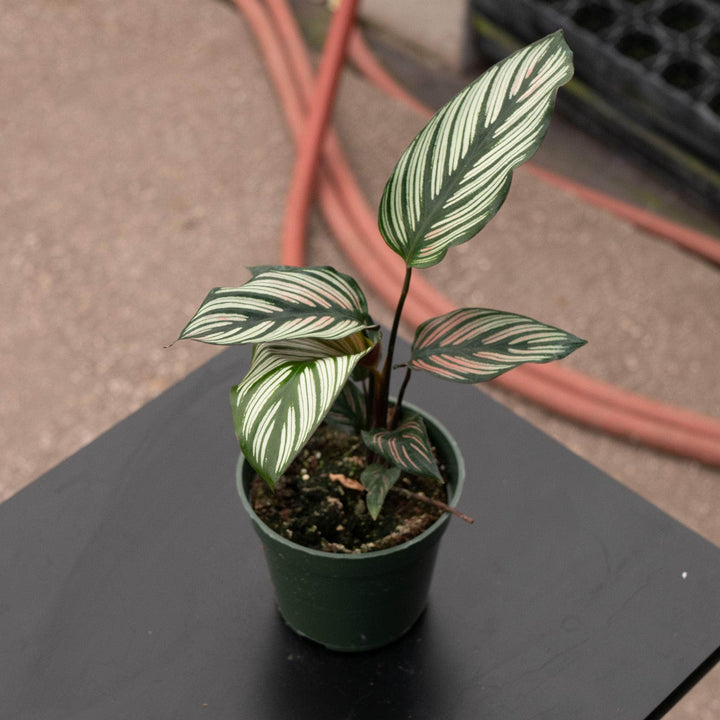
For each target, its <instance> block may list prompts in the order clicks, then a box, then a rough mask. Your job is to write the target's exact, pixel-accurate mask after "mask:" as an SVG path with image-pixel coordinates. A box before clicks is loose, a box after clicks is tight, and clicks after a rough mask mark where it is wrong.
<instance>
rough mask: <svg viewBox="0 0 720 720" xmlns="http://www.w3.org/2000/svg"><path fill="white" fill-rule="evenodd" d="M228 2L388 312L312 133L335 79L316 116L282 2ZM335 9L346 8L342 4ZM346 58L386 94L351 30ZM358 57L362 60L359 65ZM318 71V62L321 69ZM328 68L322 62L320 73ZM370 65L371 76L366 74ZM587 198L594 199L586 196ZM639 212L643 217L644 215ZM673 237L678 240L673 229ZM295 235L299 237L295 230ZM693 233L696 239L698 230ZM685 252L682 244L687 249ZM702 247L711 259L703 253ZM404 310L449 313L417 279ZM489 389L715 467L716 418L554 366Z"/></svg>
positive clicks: (343, 238)
mask: <svg viewBox="0 0 720 720" xmlns="http://www.w3.org/2000/svg"><path fill="white" fill-rule="evenodd" d="M234 2H235V4H236V5H237V6H238V7H239V8H240V9H241V10H242V11H243V12H244V14H245V16H246V18H247V20H248V21H249V23H250V25H251V27H252V29H253V31H254V33H255V34H256V36H257V38H258V41H259V44H260V46H261V50H262V52H263V55H264V56H265V59H266V62H267V63H268V67H269V70H270V74H271V77H272V79H273V82H274V84H275V86H276V89H277V90H278V93H279V95H280V98H281V101H282V104H283V107H284V109H285V112H286V115H287V118H288V121H289V124H290V127H291V131H292V134H293V137H294V139H295V143H296V145H297V146H298V149H299V150H298V151H299V154H300V155H303V156H306V157H313V158H318V157H322V161H321V163H320V166H319V172H318V176H317V194H318V198H319V201H320V204H321V207H322V210H323V213H324V215H325V218H326V220H327V221H328V223H329V225H330V227H331V229H332V231H333V233H334V234H335V236H336V238H337V240H338V242H339V244H340V245H341V246H342V248H343V250H344V251H345V252H346V254H347V255H348V257H349V259H350V260H351V262H353V263H354V264H355V265H356V266H357V267H358V270H359V272H360V273H361V275H362V276H363V277H364V279H365V280H366V281H367V282H368V283H369V284H370V285H371V286H372V287H373V289H374V290H375V291H376V292H377V293H378V294H379V295H380V296H381V298H382V299H383V300H384V301H386V302H387V303H388V304H390V305H391V306H392V305H394V304H395V302H396V300H397V298H396V297H395V294H396V292H397V288H398V287H399V286H400V284H401V283H402V279H403V276H404V274H405V265H404V263H403V262H402V260H401V259H400V258H399V257H397V256H395V255H393V254H391V253H389V252H388V249H387V247H386V245H385V243H384V240H383V239H382V237H381V236H380V233H379V231H378V229H377V224H376V220H375V216H374V213H372V212H371V211H370V209H369V208H368V206H367V203H366V201H365V199H364V197H363V196H362V193H361V192H360V190H359V188H358V186H357V182H356V181H355V179H354V177H353V174H352V171H351V170H350V168H349V165H348V164H347V162H346V160H345V159H344V157H343V155H342V151H341V148H340V144H339V142H338V139H337V136H336V135H335V134H334V133H333V132H332V131H329V132H328V133H327V135H326V138H325V140H323V139H322V133H319V132H318V131H317V127H318V126H321V127H322V126H323V125H324V123H325V122H326V119H327V118H328V117H329V112H330V105H331V102H332V90H331V91H330V92H329V93H328V88H331V87H332V85H333V83H334V82H336V81H333V80H332V79H331V78H328V79H326V80H325V83H324V87H325V89H324V90H323V85H321V84H318V88H317V90H318V92H323V93H324V100H323V102H324V103H326V104H327V105H328V107H327V108H326V109H324V110H318V109H316V107H315V104H316V103H317V102H318V100H319V97H318V96H317V95H315V94H314V90H315V89H314V81H313V75H314V73H313V70H312V64H311V62H310V58H309V54H308V52H307V49H306V47H305V45H304V42H303V40H302V36H301V34H300V32H299V30H298V28H297V25H296V23H295V19H294V16H293V15H292V13H291V11H290V10H289V9H288V7H287V5H286V3H285V0H267V9H266V6H264V5H262V4H261V3H260V2H259V1H258V0H234ZM343 4H344V5H348V0H345V3H343ZM353 10H354V7H349V6H348V7H347V8H346V11H345V12H344V13H343V14H342V16H341V15H340V14H337V15H336V18H335V19H334V21H333V29H332V30H331V34H332V33H333V32H334V33H337V35H336V37H337V38H342V40H341V41H340V43H339V45H342V44H344V42H345V41H346V39H347V38H346V33H347V32H348V29H349V27H350V26H351V25H352V22H353ZM341 17H342V19H341ZM341 25H345V27H341ZM338 26H340V27H338ZM337 48H338V45H336V46H335V50H333V53H334V62H333V64H332V67H334V73H335V75H336V76H337V75H338V74H339V72H340V70H341V67H342V53H341V52H338V49H337ZM350 52H351V53H352V56H353V59H354V61H355V62H356V64H358V65H359V66H360V67H361V68H362V69H363V71H367V72H372V73H375V75H376V76H378V77H379V76H383V78H384V79H383V80H382V82H383V83H384V85H385V88H386V90H390V91H392V86H393V85H395V86H396V84H395V83H394V81H393V80H392V79H391V78H390V77H389V76H387V74H386V73H384V71H383V70H382V68H381V67H380V66H379V65H378V64H377V62H375V61H374V59H372V56H371V55H370V54H369V53H368V52H367V49H366V47H365V46H364V43H363V42H362V38H361V37H360V35H359V34H358V33H357V31H355V32H353V35H352V38H351V40H350ZM363 52H365V53H366V55H365V60H364V61H363V59H362V54H363ZM369 58H371V59H370V60H369ZM322 66H323V62H321V68H322ZM328 66H330V64H329V63H328V65H326V67H328ZM370 67H372V68H373V69H372V70H371V71H369V70H367V68H370ZM378 69H379V72H378ZM402 92H403V93H404V95H405V98H404V101H405V102H408V98H409V97H411V96H408V94H407V93H406V92H405V91H402ZM413 104H414V105H415V107H416V109H418V110H419V109H420V108H421V106H420V105H419V103H417V101H413ZM310 108H312V113H311V112H310ZM323 115H324V118H325V120H324V121H323V122H322V123H320V122H318V118H321V117H322V116H323ZM313 116H315V120H314V121H307V123H308V128H310V129H311V130H312V132H313V134H314V135H313V141H314V144H315V146H316V147H314V148H304V146H305V143H306V142H307V140H306V136H305V134H304V133H305V130H306V118H308V117H313ZM313 123H314V124H313ZM313 127H314V128H315V129H314V130H313V129H312V128H313ZM323 143H324V144H323ZM321 151H322V152H321ZM304 162H307V160H305V161H304ZM536 171H538V174H539V172H543V173H544V172H545V171H539V170H538V169H536ZM313 176H314V171H313V170H312V169H310V168H307V169H305V170H303V171H302V172H301V171H300V170H297V169H296V172H295V176H294V177H295V178H296V180H295V182H298V183H300V182H303V183H305V184H306V185H307V187H306V188H305V189H304V190H303V191H302V193H300V191H296V192H297V193H298V197H300V196H302V197H304V198H305V199H304V200H303V202H302V203H295V202H294V203H293V207H294V209H293V210H292V214H290V212H289V211H288V214H286V219H285V223H286V227H288V226H290V225H292V224H293V218H294V219H295V223H296V226H297V227H301V228H303V230H304V227H305V223H306V216H307V213H308V210H309V204H310V200H311V190H312V186H313ZM555 177H556V176H555ZM551 179H552V178H551ZM568 182H569V181H568ZM573 189H574V188H573ZM589 192H590V193H594V191H589ZM597 195H599V194H597ZM590 199H592V198H590ZM595 200H597V198H595ZM628 207H630V206H628ZM640 212H641V214H642V213H643V211H640ZM645 214H646V215H648V216H649V214H648V213H645ZM643 219H647V218H640V220H638V219H637V218H635V219H634V220H633V221H635V222H639V221H642V220H643ZM670 230H671V231H672V232H673V233H674V232H675V231H681V230H682V229H681V228H680V226H675V227H673V228H670ZM655 231H660V232H664V231H665V229H664V228H661V227H658V228H657V229H656V230H655ZM679 234H680V235H683V233H682V232H679ZM690 234H692V233H690ZM301 235H303V236H304V233H302V234H301ZM697 235H698V237H700V238H702V236H701V235H700V234H699V233H698V234H697ZM285 237H286V236H284V238H285ZM673 239H674V238H673ZM676 241H677V240H676ZM288 242H290V244H289V245H288ZM711 242H713V243H714V241H711ZM683 244H685V243H683ZM686 246H688V247H689V246H690V245H688V244H686ZM302 247H303V238H302V237H298V236H297V235H296V236H295V238H294V239H293V240H292V241H288V240H287V239H284V241H283V256H282V262H283V263H284V264H301V263H302V256H303V252H302ZM699 247H700V249H699V250H698V251H699V252H703V251H704V249H705V248H706V245H705V243H702V242H701V243H699ZM710 249H711V252H712V246H711V247H710ZM378 257H382V258H383V261H379V260H378V259H377V258H378ZM405 307H406V312H405V318H406V320H408V321H409V322H410V323H411V324H412V325H417V324H418V323H420V322H422V321H423V320H425V319H427V318H428V317H430V316H432V315H438V314H442V313H444V312H447V311H449V310H451V309H453V306H452V305H451V303H450V302H449V301H448V300H447V299H446V298H445V297H444V296H442V295H440V294H439V293H438V292H437V291H436V290H435V289H434V288H433V287H432V286H430V285H429V284H428V283H427V282H425V281H424V280H423V278H422V277H416V278H415V279H414V281H413V288H412V290H411V293H410V296H409V298H408V300H407V302H406V306H405ZM494 382H496V383H497V384H499V385H501V386H503V387H506V388H508V389H510V390H512V391H513V392H516V393H518V394H520V395H523V396H525V397H526V398H528V399H531V400H533V401H535V402H537V403H540V404H541V405H544V406H545V407H548V408H549V409H552V410H554V411H555V412H557V413H559V414H561V415H564V416H565V417H568V418H570V419H573V420H576V421H578V422H580V423H582V424H585V425H589V426H592V427H595V428H599V429H602V430H604V431H606V432H608V433H611V434H613V435H618V436H622V437H628V438H632V439H634V440H636V441H638V442H643V443H645V444H647V445H650V446H652V447H655V448H658V449H662V450H665V451H668V452H672V453H675V454H678V455H681V456H685V457H690V458H694V459H697V460H700V461H702V462H705V463H708V464H713V465H720V421H719V420H716V419H714V418H711V417H707V416H703V415H700V414H697V413H694V412H691V411H687V410H681V409H677V408H674V407H672V406H669V405H666V404H663V403H660V402H657V401H654V400H650V399H647V398H644V397H641V396H639V395H635V394H633V393H629V392H627V391H625V390H621V389H619V388H616V387H613V386H612V385H609V384H608V383H604V382H601V381H598V380H593V379H591V378H588V377H586V376H584V375H582V374H581V373H579V372H577V371H573V370H570V369H569V368H567V367H565V366H562V365H557V364H554V365H548V366H541V365H524V366H521V367H519V368H517V369H515V370H514V371H513V372H512V373H509V374H507V375H503V376H501V377H500V378H498V379H497V380H495V381H494Z"/></svg>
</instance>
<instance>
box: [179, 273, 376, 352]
mask: <svg viewBox="0 0 720 720" xmlns="http://www.w3.org/2000/svg"><path fill="white" fill-rule="evenodd" d="M250 270H251V272H252V273H253V277H252V278H251V279H250V280H248V282H247V283H245V284H244V285H242V286H240V287H234V288H233V287H219V288H214V289H213V290H211V291H210V293H209V294H208V296H207V297H206V298H205V300H203V303H202V305H201V306H200V308H199V309H198V311H197V312H196V313H195V315H194V316H193V317H192V319H191V320H190V322H189V323H188V324H187V326H186V327H185V329H184V330H183V331H182V333H180V339H183V340H185V339H189V340H200V341H201V342H205V343H211V344H214V345H239V344H243V343H255V342H278V341H282V340H292V339H294V338H303V337H315V338H324V339H327V340H337V339H339V338H343V337H347V336H348V335H352V334H353V333H356V332H358V331H360V330H363V329H366V328H369V327H371V326H372V325H373V323H372V321H371V320H370V318H369V317H368V311H367V301H366V300H365V296H364V295H363V292H362V290H361V289H360V287H359V286H358V284H357V283H356V282H355V280H353V278H351V277H350V276H348V275H344V274H343V273H339V272H337V270H334V269H333V268H331V267H308V268H295V267H286V266H276V267H269V266H264V267H259V268H251V269H250Z"/></svg>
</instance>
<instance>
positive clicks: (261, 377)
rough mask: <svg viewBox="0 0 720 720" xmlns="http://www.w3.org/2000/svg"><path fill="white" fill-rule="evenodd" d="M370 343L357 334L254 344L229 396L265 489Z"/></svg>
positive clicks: (245, 451)
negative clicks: (248, 362) (246, 366)
mask: <svg viewBox="0 0 720 720" xmlns="http://www.w3.org/2000/svg"><path fill="white" fill-rule="evenodd" d="M371 348H372V343H371V342H370V341H369V340H368V339H367V338H366V337H365V336H364V335H362V334H361V333H358V334H356V335H352V336H350V337H347V338H343V339H341V340H320V339H316V338H302V339H296V340H288V341H286V342H282V343H263V344H260V345H256V346H255V348H254V350H253V358H252V363H251V366H250V371H249V372H248V374H247V375H246V376H245V379H244V380H243V381H242V382H241V383H240V384H239V385H236V386H235V387H233V388H232V390H231V391H230V401H231V405H232V411H233V421H234V424H235V434H236V435H237V438H238V441H239V443H240V448H241V449H242V451H243V454H244V455H245V457H246V458H247V460H248V462H249V463H250V465H252V467H253V468H255V470H256V471H257V472H258V474H259V475H260V476H261V477H262V478H263V479H265V480H266V481H267V483H268V484H269V485H270V487H271V488H272V487H274V485H275V482H276V481H277V479H278V478H279V477H280V475H282V474H283V472H285V470H286V469H287V467H288V465H289V464H290V463H291V462H292V461H293V459H294V458H295V456H296V455H297V453H298V452H299V451H300V450H301V449H302V447H303V445H305V443H306V442H307V440H308V439H309V438H310V436H311V435H312V433H313V432H314V431H315V429H316V428H317V426H318V425H319V424H320V422H321V421H322V420H323V418H324V417H325V415H326V414H327V412H328V410H329V409H330V408H331V407H332V404H333V402H334V401H335V398H336V397H337V395H338V393H339V392H340V390H342V388H343V386H344V385H345V383H346V381H347V379H348V377H350V374H351V373H352V371H353V368H354V367H355V365H356V364H357V362H358V360H359V359H360V358H361V357H362V356H363V355H365V354H366V353H367V352H369V351H370V349H371Z"/></svg>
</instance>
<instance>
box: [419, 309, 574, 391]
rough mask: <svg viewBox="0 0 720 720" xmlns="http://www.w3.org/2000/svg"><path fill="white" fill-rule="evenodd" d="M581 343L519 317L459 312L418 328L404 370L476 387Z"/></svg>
mask: <svg viewBox="0 0 720 720" xmlns="http://www.w3.org/2000/svg"><path fill="white" fill-rule="evenodd" d="M585 342H586V341H585V340H582V339H581V338H578V337H575V335H571V334H570V333H568V332H565V331H564V330H560V329H558V328H556V327H552V326H551V325H545V324H543V323H541V322H538V321H537V320H533V319H532V318H529V317H525V316H524V315H515V314H514V313H508V312H501V311H500V310H487V309H483V308H464V309H462V310H453V311H452V312H449V313H448V314H447V315H442V316H440V317H436V318H433V319H432V320H428V321H426V322H424V323H422V325H420V326H419V327H418V329H417V330H416V332H415V340H414V341H413V346H412V353H411V357H410V361H409V362H408V363H407V366H408V367H411V368H413V369H414V370H425V371H427V372H429V373H432V374H433V375H438V376H439V377H441V378H445V379H446V380H455V381H456V382H465V383H477V382H484V381H485V380H492V379H493V378H494V377H497V376H498V375H501V374H502V373H504V372H506V371H508V370H511V369H512V368H514V367H517V366H518V365H522V364H523V363H528V362H533V363H546V362H549V361H550V360H558V359H560V358H563V357H565V356H566V355H569V354H570V353H571V352H573V350H577V349H578V348H579V347H581V346H582V345H584V344H585Z"/></svg>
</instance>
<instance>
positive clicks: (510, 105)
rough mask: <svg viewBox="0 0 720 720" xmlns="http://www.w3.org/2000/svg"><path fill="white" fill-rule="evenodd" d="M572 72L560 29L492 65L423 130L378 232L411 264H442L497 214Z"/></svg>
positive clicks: (394, 179)
mask: <svg viewBox="0 0 720 720" xmlns="http://www.w3.org/2000/svg"><path fill="white" fill-rule="evenodd" d="M572 72H573V68H572V53H571V51H570V49H569V48H568V46H567V45H566V43H565V40H564V38H563V36H562V32H561V31H558V32H556V33H554V34H553V35H549V36H548V37H546V38H543V39H542V40H539V41H538V42H535V43H533V44H532V45H529V46H528V47H526V48H523V49H521V50H519V51H518V52H516V53H514V54H513V55H511V56H510V57H508V58H506V59H505V60H503V61H502V62H500V63H498V64H497V65H494V66H493V67H492V68H490V69H489V70H488V71H487V72H485V73H484V74H483V75H482V76H481V77H480V78H478V79H477V80H476V81H475V82H474V83H472V84H471V85H469V86H468V87H467V88H465V90H463V91H462V92H461V93H460V94H459V95H458V96H456V97H455V98H454V99H453V100H451V101H450V102H449V103H448V104H447V105H445V106H444V107H443V108H441V109H440V110H439V111H438V113H437V114H436V115H435V116H434V117H433V118H432V119H431V120H430V122H429V123H428V124H427V125H426V126H425V128H423V130H421V131H420V133H419V134H418V136H417V137H416V138H415V139H414V140H413V142H412V143H411V144H410V146H409V147H408V148H407V150H406V151H405V152H404V153H403V155H402V156H401V158H400V160H399V161H398V164H397V166H396V167H395V170H394V171H393V174H392V175H391V176H390V179H389V180H388V183H387V185H386V187H385V191H384V193H383V196H382V200H381V201H380V214H379V225H380V231H381V233H382V235H383V237H384V238H385V242H386V243H387V244H388V245H389V246H390V247H391V248H392V249H393V250H394V251H395V252H396V253H397V254H398V255H400V256H401V257H402V258H403V259H404V260H405V262H406V264H407V266H408V267H430V266H431V265H435V264H437V263H439V262H440V261H441V260H442V259H443V257H445V253H446V252H447V251H448V248H449V247H450V246H452V245H458V244H460V243H464V242H467V241H468V240H469V239H470V238H471V237H473V236H474V235H475V234H477V233H478V232H479V231H480V230H481V229H482V228H483V227H484V225H485V224H486V223H487V222H488V221H489V220H490V219H491V218H492V217H493V215H495V213H496V212H497V211H498V209H499V208H500V206H501V205H502V203H503V201H504V200H505V196H506V195H507V192H508V190H509V188H510V181H511V179H512V171H513V170H514V169H515V168H516V167H518V165H521V164H522V163H523V162H525V161H526V160H528V159H529V158H530V157H532V155H533V154H534V153H535V151H536V150H537V148H538V147H539V145H540V143H541V142H542V139H543V137H544V136H545V133H546V131H547V127H548V124H549V122H550V114H551V112H552V108H553V105H554V102H555V95H556V93H557V90H558V88H559V87H560V86H561V85H563V84H564V83H566V82H567V81H568V80H569V79H570V78H571V77H572Z"/></svg>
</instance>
